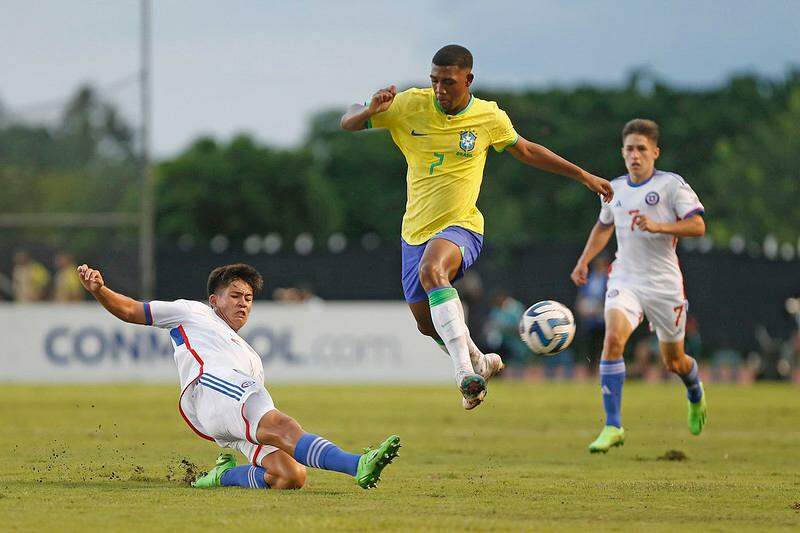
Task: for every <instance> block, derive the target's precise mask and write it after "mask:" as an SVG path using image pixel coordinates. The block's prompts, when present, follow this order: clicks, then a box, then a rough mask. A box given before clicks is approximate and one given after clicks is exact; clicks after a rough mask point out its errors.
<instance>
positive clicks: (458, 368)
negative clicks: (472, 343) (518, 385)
mask: <svg viewBox="0 0 800 533" xmlns="http://www.w3.org/2000/svg"><path fill="white" fill-rule="evenodd" d="M428 302H429V304H430V308H431V319H432V320H433V326H434V327H435V328H436V333H438V334H439V337H440V338H441V339H442V340H443V341H444V344H445V346H446V347H447V353H448V354H449V355H450V359H451V360H452V361H453V368H454V370H455V372H456V383H459V384H460V382H461V378H462V377H463V375H464V374H474V373H475V370H473V368H472V362H471V361H470V353H469V352H470V350H469V330H467V325H466V324H465V323H464V318H463V315H462V312H461V310H460V307H461V304H460V302H459V300H458V293H457V292H456V290H455V289H454V288H452V287H447V288H444V289H437V290H435V291H432V292H431V293H430V295H429V296H428Z"/></svg>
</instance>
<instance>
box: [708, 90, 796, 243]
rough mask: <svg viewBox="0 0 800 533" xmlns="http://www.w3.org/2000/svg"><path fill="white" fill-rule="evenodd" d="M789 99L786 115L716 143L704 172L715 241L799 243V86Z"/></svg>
mask: <svg viewBox="0 0 800 533" xmlns="http://www.w3.org/2000/svg"><path fill="white" fill-rule="evenodd" d="M788 96H789V102H788V108H787V109H786V110H784V111H782V112H780V113H778V114H774V115H772V116H768V118H766V117H765V118H762V119H760V120H758V121H755V122H754V123H752V124H751V125H750V126H749V127H748V128H747V129H746V130H745V131H742V132H739V133H738V134H734V135H733V136H731V137H725V138H723V139H720V140H718V141H717V143H716V146H715V148H714V150H713V153H712V158H711V161H710V163H709V165H708V167H707V168H706V169H705V172H704V174H705V176H706V177H707V179H708V182H709V187H708V188H709V189H710V190H712V191H713V194H711V195H709V196H708V198H707V199H706V200H705V202H706V209H707V210H708V212H709V216H710V217H711V223H710V224H709V230H710V233H711V235H712V236H713V237H714V238H715V239H716V240H719V241H722V242H727V241H728V239H730V237H731V236H732V235H734V234H739V235H741V236H743V237H745V238H747V239H754V240H758V241H761V240H762V239H763V238H764V236H765V235H768V234H771V235H773V236H774V237H776V238H777V239H778V240H779V241H783V242H789V243H792V244H794V243H797V240H798V238H800V209H798V206H800V86H797V87H795V88H794V89H793V91H792V93H791V94H789V95H788ZM717 220H719V221H720V222H721V223H720V224H717V222H716V221H717Z"/></svg>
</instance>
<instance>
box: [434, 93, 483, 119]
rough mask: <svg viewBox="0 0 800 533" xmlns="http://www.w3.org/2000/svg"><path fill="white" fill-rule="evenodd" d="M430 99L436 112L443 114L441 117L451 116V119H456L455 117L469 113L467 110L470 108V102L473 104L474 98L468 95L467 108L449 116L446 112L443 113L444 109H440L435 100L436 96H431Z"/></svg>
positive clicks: (437, 101)
mask: <svg viewBox="0 0 800 533" xmlns="http://www.w3.org/2000/svg"><path fill="white" fill-rule="evenodd" d="M432 98H433V105H434V107H436V109H438V110H439V112H440V113H441V114H443V115H448V116H452V117H457V116H459V115H463V114H464V113H466V112H467V111H469V108H470V107H472V102H474V101H475V96H474V95H472V94H470V95H469V102H467V107H465V108H464V109H462V110H461V111H459V112H458V113H456V114H455V115H449V114H448V113H447V111H445V110H444V109H442V106H441V105H440V104H439V100H437V99H436V95H433V96H432Z"/></svg>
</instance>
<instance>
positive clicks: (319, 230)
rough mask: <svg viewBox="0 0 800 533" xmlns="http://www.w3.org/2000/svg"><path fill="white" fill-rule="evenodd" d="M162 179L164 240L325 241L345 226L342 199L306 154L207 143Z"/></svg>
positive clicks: (166, 169)
mask: <svg viewBox="0 0 800 533" xmlns="http://www.w3.org/2000/svg"><path fill="white" fill-rule="evenodd" d="M158 174H159V176H158V182H157V197H158V202H159V204H158V223H157V228H158V233H159V235H161V236H165V237H177V236H180V235H183V234H189V235H192V236H196V237H201V238H203V239H208V238H210V237H212V236H214V235H216V234H223V235H227V236H228V237H231V238H234V239H243V238H246V237H247V236H248V235H251V234H262V235H263V234H265V233H269V232H273V231H274V232H278V233H280V234H282V235H283V236H296V235H298V234H299V233H302V232H310V233H312V234H313V235H315V236H327V235H328V234H329V233H330V232H332V231H336V230H337V229H339V228H340V227H341V226H342V213H343V209H342V208H341V205H340V202H339V200H338V198H337V196H336V193H335V191H334V189H333V187H331V186H330V183H329V181H328V180H325V179H323V177H322V176H321V175H320V174H319V172H318V170H317V168H316V167H315V165H314V160H313V157H312V155H311V153H310V152H309V151H308V150H297V151H278V150H272V149H270V148H266V147H262V146H257V145H256V144H255V142H254V141H253V139H252V138H250V137H249V136H247V135H240V136H238V137H236V138H234V139H233V140H232V141H231V142H230V143H228V144H219V143H217V142H216V141H215V140H213V139H211V138H202V139H199V140H197V141H195V142H194V143H193V144H192V145H191V146H190V147H189V149H188V150H186V151H185V152H184V153H182V154H181V155H180V156H178V157H177V158H176V159H173V160H170V161H165V162H164V163H162V164H161V165H160V166H159V172H158Z"/></svg>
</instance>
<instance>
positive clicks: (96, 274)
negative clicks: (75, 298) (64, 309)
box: [78, 264, 146, 324]
mask: <svg viewBox="0 0 800 533" xmlns="http://www.w3.org/2000/svg"><path fill="white" fill-rule="evenodd" d="M78 277H79V278H80V280H81V285H83V288H84V289H86V290H87V291H89V293H91V295H92V296H94V297H95V299H96V300H97V301H98V302H100V304H101V305H102V306H103V307H105V308H106V310H107V311H108V312H109V313H111V314H112V315H114V316H115V317H117V318H119V319H120V320H123V321H125V322H130V323H131V324H146V320H145V316H144V304H143V303H142V302H137V301H136V300H134V299H133V298H128V297H127V296H125V295H124V294H119V293H118V292H114V291H112V290H111V289H109V288H108V287H106V284H105V281H103V275H102V274H100V271H99V270H95V269H94V268H89V266H88V265H86V264H83V265H81V266H79V267H78Z"/></svg>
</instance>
